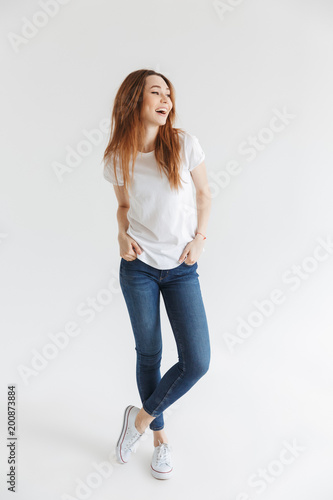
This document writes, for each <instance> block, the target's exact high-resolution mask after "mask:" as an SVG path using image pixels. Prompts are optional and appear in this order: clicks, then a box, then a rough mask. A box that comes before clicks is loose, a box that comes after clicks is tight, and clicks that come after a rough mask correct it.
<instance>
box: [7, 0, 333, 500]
mask: <svg viewBox="0 0 333 500" xmlns="http://www.w3.org/2000/svg"><path fill="white" fill-rule="evenodd" d="M41 3H42V2H41ZM64 3H65V2H64ZM221 4H222V2H220V8H217V7H216V6H214V4H213V2H212V1H203V0H195V1H194V0H191V1H190V0H177V1H176V0H168V1H167V2H162V1H156V0H155V1H153V0H151V1H148V0H141V1H139V2H138V1H134V0H127V1H126V2H120V1H119V2H115V1H109V2H107V1H102V0H95V1H90V2H89V1H88V0H82V1H78V0H70V1H69V2H67V4H66V5H61V6H60V7H59V11H58V12H57V13H56V15H54V16H53V17H47V19H46V24H45V25H44V26H43V27H40V28H38V29H37V33H35V34H34V36H31V37H30V38H29V39H26V42H27V43H23V42H22V41H21V42H20V43H19V44H18V46H17V49H16V50H15V48H14V45H13V43H11V41H10V36H12V37H13V34H15V35H20V36H21V34H22V30H23V26H24V25H25V24H26V23H27V20H28V21H30V22H31V21H32V20H33V19H34V20H36V18H38V13H40V12H41V11H42V12H43V9H42V8H41V4H40V3H38V2H37V1H33V0H29V1H27V0H25V1H23V0H20V1H16V2H6V3H4V2H3V4H2V6H1V16H0V19H1V21H0V23H1V33H2V44H1V61H2V78H1V84H2V91H1V97H0V99H1V131H0V132H1V139H2V147H1V184H0V195H1V207H0V208H1V212H0V270H1V282H0V286H1V297H0V303H1V315H0V321H1V344H2V347H1V405H0V407H1V421H0V434H1V436H2V438H3V439H2V440H1V449H0V462H1V463H0V465H1V497H2V498H12V496H11V494H10V493H9V492H7V485H6V479H5V476H6V474H7V472H8V470H9V466H8V464H7V454H8V453H7V448H6V437H7V411H6V401H7V384H11V383H14V384H16V387H17V388H16V391H17V404H18V409H17V415H16V417H17V425H18V427H17V435H18V440H17V448H16V452H17V455H16V457H17V483H16V486H17V488H16V489H17V493H16V498H17V499H19V500H21V499H22V500H23V499H24V500H42V499H43V500H44V499H46V498H47V499H48V500H53V499H65V498H92V499H93V500H99V499H103V500H104V499H107V498H117V499H118V500H128V499H130V498H136V499H137V500H143V499H152V498H160V499H168V500H169V499H170V498H174V499H177V500H178V499H183V498H184V497H185V498H209V499H210V500H257V499H263V500H266V499H267V500H281V498H283V499H284V500H300V499H302V500H313V499H314V498H318V499H320V500H331V499H332V494H333V485H332V479H331V473H332V465H333V464H332V458H333V449H332V444H333V428H332V424H331V422H332V417H333V406H332V354H333V342H332V319H333V312H332V311H333V309H332V299H333V288H332V280H333V253H332V248H331V249H330V253H329V252H328V251H327V250H326V251H325V250H324V249H322V250H320V253H317V252H316V248H317V247H318V245H319V242H320V241H328V240H329V239H330V238H333V227H332V209H333V202H332V181H333V174H332V159H333V147H332V132H333V130H332V110H333V108H332V104H333V99H332V88H333V71H332V48H333V30H332V21H333V7H332V3H331V2H330V1H329V0H279V1H274V0H247V1H243V2H242V1H236V0H225V2H224V6H225V12H224V14H223V8H222V7H221ZM57 5H58V4H57ZM36 16H37V17H36ZM38 21H39V22H40V23H42V22H43V19H42V18H41V17H39V18H38V19H37V23H38ZM10 34H12V35H10ZM141 68H148V69H155V70H157V71H160V72H162V73H164V74H165V75H166V76H167V77H168V78H170V79H171V81H172V83H173V84H174V86H175V88H176V103H175V105H176V109H177V113H178V121H177V123H176V126H179V127H182V128H184V129H185V130H187V131H188V132H190V133H192V134H194V135H196V136H197V137H198V139H199V141H200V144H201V146H202V148H203V149H204V151H205V153H206V166H207V172H208V176H209V181H210V186H211V190H212V194H213V204H212V212H211V218H210V221H209V228H208V238H207V241H206V246H205V252H204V253H203V254H202V255H201V257H200V259H199V262H198V264H199V268H198V272H199V275H200V278H199V279H200V283H201V288H202V294H203V298H204V303H205V307H206V313H207V317H208V322H209V327H210V335H211V347H212V360H211V366H210V370H209V371H208V373H207V374H206V375H205V376H204V377H203V378H202V379H201V380H200V381H199V382H198V383H197V384H196V385H195V386H194V387H193V388H192V389H191V391H189V392H188V393H187V394H186V395H184V396H183V398H181V399H179V400H178V401H177V402H176V403H175V404H174V405H172V406H171V407H170V409H169V413H167V412H166V414H165V415H166V416H165V421H166V425H165V429H166V431H167V434H168V438H169V442H170V444H171V446H172V448H173V460H174V468H175V475H174V477H173V478H172V479H170V481H158V480H156V479H154V478H153V477H152V476H151V474H150V470H149V466H150V460H151V456H152V452H153V445H152V433H151V432H150V433H147V438H146V440H145V441H144V442H142V443H141V444H140V446H139V447H138V451H137V453H136V454H134V455H133V457H132V459H131V461H130V462H129V463H128V464H126V465H120V464H117V463H116V462H115V461H114V455H113V450H114V446H115V444H116V442H117V439H118V436H119V433H120V430H121V424H122V417H123V411H124V408H125V407H126V406H127V405H128V404H134V405H137V406H140V399H139V394H138V391H137V387H136V382H135V350H134V339H133V334H132V330H131V326H130V321H129V317H128V313H127V309H126V306H125V302H124V299H123V297H122V294H121V292H120V288H119V281H118V270H119V263H120V257H119V248H118V242H117V230H118V228H117V221H116V209H117V204H116V198H115V195H114V192H113V187H112V185H111V184H110V183H108V182H107V181H105V179H104V178H103V175H102V156H103V152H104V149H105V147H106V144H107V139H108V135H107V133H103V139H102V140H101V141H100V143H99V144H95V145H93V144H91V147H90V152H89V154H86V155H85V156H81V158H80V159H79V161H78V164H77V166H76V167H72V168H70V169H69V171H68V172H66V173H65V174H64V175H63V176H62V178H61V180H60V179H59V177H57V175H56V174H55V170H54V166H55V164H56V162H58V163H60V164H63V165H66V154H67V152H68V148H73V149H74V150H76V149H77V148H79V144H80V143H81V141H83V140H85V139H86V137H85V133H84V131H92V130H93V129H98V128H99V126H100V123H101V121H103V120H107V119H109V118H110V114H111V109H112V102H113V99H114V96H115V93H116V91H117V89H118V87H119V85H120V84H121V82H122V81H123V79H124V78H125V77H126V76H127V74H129V73H130V72H132V71H134V70H137V69H141ZM274 110H278V111H279V112H281V113H283V110H285V112H286V113H287V114H289V115H292V118H290V119H289V121H288V123H285V124H284V126H283V127H282V130H281V131H280V132H273V133H272V132H269V130H268V129H267V127H269V126H270V123H272V122H271V120H272V118H273V117H274V116H275V114H274ZM278 123H279V124H280V125H281V124H282V123H283V122H281V121H279V122H278ZM251 137H252V138H253V137H256V138H257V139H258V144H259V147H260V150H256V154H255V155H253V158H252V159H251V160H250V161H249V154H244V149H242V147H243V146H242V144H243V143H246V142H248V141H249V140H251V139H250V138H251ZM81 144H82V143H81ZM229 162H236V164H237V165H238V170H237V172H238V174H237V175H231V176H229V178H228V180H227V181H226V182H225V183H222V180H221V179H226V177H225V176H226V172H227V171H228V168H229V167H228V165H230V163H229ZM320 239H321V240H320ZM319 257H320V258H319ZM297 266H299V267H298V269H299V270H298V271H297ZM296 272H300V273H302V274H301V276H302V277H301V278H299V280H298V287H297V288H294V287H293V283H295V284H296V280H294V281H291V277H292V276H295V273H296ZM274 289H279V290H280V296H281V297H283V302H282V303H280V304H273V303H272V302H271V304H272V305H271V307H272V309H271V314H270V315H269V316H261V319H260V316H258V308H257V307H256V306H255V304H254V303H255V301H259V302H263V301H265V300H266V301H267V300H271V299H270V296H271V294H272V292H273V290H274ZM103 290H104V291H103ZM105 290H106V291H105ZM94 298H95V299H96V300H97V306H98V311H95V313H94V316H91V317H90V318H91V321H90V322H88V321H87V320H88V316H82V315H80V313H79V310H83V309H78V308H80V307H81V308H85V309H87V308H88V307H90V308H91V306H88V305H87V304H88V301H89V300H92V299H94ZM102 300H103V301H104V304H101V301H102ZM256 311H257V312H256ZM161 312H162V329H163V343H164V353H163V361H162V370H163V372H164V371H166V370H167V369H168V368H169V367H170V366H171V365H172V364H174V363H175V362H177V352H176V347H175V342H174V339H173V335H172V331H171V328H170V325H169V323H168V320H167V316H166V312H165V309H164V304H163V301H161ZM255 312H256V314H254V313H255ZM251 314H252V316H251ZM240 318H242V320H243V321H246V322H251V321H255V320H256V319H257V320H258V318H259V320H258V321H259V324H258V326H253V327H252V330H248V334H247V335H246V337H245V338H242V337H241V336H240V335H239V332H237V327H238V325H239V322H240ZM69 322H76V324H77V325H78V328H79V330H78V331H77V335H76V336H75V337H74V336H72V337H70V339H69V341H68V345H67V346H66V347H65V348H64V349H60V348H59V349H58V351H54V353H55V354H54V358H53V359H48V360H46V362H45V365H44V367H40V369H39V370H37V371H35V374H34V375H29V376H28V377H26V378H25V381H24V377H23V376H22V375H21V373H22V372H20V367H21V369H22V366H23V365H24V366H25V367H26V368H30V369H31V368H32V360H33V357H34V353H36V351H38V352H39V353H42V352H43V349H45V348H46V347H45V346H46V345H47V344H50V343H52V341H51V340H50V334H57V333H59V332H64V329H65V327H66V324H68V323H69ZM227 333H229V334H231V335H233V336H234V339H235V338H238V340H239V341H240V342H241V343H237V344H235V345H234V348H233V349H230V348H229V347H228V345H229V344H228V342H227V341H226V338H227V337H226V334H227ZM243 337H244V336H243ZM53 345H54V344H53ZM33 350H35V351H33ZM286 443H287V444H288V443H289V445H290V446H292V444H293V443H294V444H295V443H296V445H297V447H299V449H300V450H301V451H298V452H295V454H294V455H292V454H291V453H290V452H288V453H287V452H286V453H285V452H284V451H283V450H284V449H285V448H286ZM283 457H286V458H287V459H288V462H289V463H288V464H286V463H283V462H281V459H283ZM105 461H109V466H110V469H109V472H110V473H109V476H108V477H106V478H103V479H102V476H96V469H95V468H94V465H93V464H94V463H97V464H100V463H102V462H105ZM285 461H286V460H284V462H285ZM260 469H266V471H267V476H266V478H267V479H264V480H262V483H261V484H262V491H261V492H260V490H259V486H258V485H257V486H256V487H255V486H253V485H251V484H250V483H249V478H250V477H251V476H253V478H254V480H255V478H256V479H257V480H258V475H259V473H260ZM94 474H95V475H94ZM94 478H95V480H96V481H97V483H96V484H98V486H97V487H92V488H91V490H90V492H89V491H88V492H87V493H86V496H84V495H83V493H82V491H81V493H82V494H81V496H80V494H79V492H78V490H77V491H76V488H77V485H78V484H79V481H81V483H80V484H82V482H83V483H87V481H88V483H89V481H90V483H91V484H94V483H92V482H91V481H93V480H94ZM98 478H100V484H99V483H98ZM94 486H95V485H94ZM66 495H67V496H66Z"/></svg>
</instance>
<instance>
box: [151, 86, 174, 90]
mask: <svg viewBox="0 0 333 500" xmlns="http://www.w3.org/2000/svg"><path fill="white" fill-rule="evenodd" d="M154 87H158V88H159V89H160V88H162V87H160V86H159V85H153V86H152V87H150V88H151V89H153V88H154ZM166 90H170V89H169V87H166Z"/></svg>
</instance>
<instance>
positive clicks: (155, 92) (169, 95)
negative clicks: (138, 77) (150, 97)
mask: <svg viewBox="0 0 333 500" xmlns="http://www.w3.org/2000/svg"><path fill="white" fill-rule="evenodd" d="M152 94H158V92H157V90H156V91H154V92H152ZM167 97H170V99H171V94H168V95H167Z"/></svg>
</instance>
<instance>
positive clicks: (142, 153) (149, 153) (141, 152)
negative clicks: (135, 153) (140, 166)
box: [139, 149, 155, 155]
mask: <svg viewBox="0 0 333 500" xmlns="http://www.w3.org/2000/svg"><path fill="white" fill-rule="evenodd" d="M139 153H140V154H141V155H151V154H153V153H155V149H153V151H148V153H144V152H143V151H139Z"/></svg>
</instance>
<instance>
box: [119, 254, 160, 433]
mask: <svg viewBox="0 0 333 500" xmlns="http://www.w3.org/2000/svg"><path fill="white" fill-rule="evenodd" d="M156 276H157V273H156ZM156 276H155V270H154V269H153V268H149V267H148V266H146V265H144V264H143V263H142V262H141V261H138V259H135V260H133V261H126V260H125V259H122V260H121V263H120V270H119V281H120V286H121V290H122V293H123V296H124V299H125V302H126V305H127V309H128V313H129V316H130V321H131V325H132V330H133V334H134V337H135V350H136V380H137V386H138V390H139V394H140V398H141V402H142V403H144V401H145V400H146V399H148V398H149V396H150V395H151V394H152V393H153V392H154V390H155V389H156V387H157V386H158V384H159V382H160V380H161V373H160V365H161V357H162V336H161V322H160V289H159V285H158V283H157V281H158V280H157V279H154V278H156ZM142 416H143V415H142V412H141V413H140V415H139V418H137V421H138V422H139V424H140V425H141V422H142ZM146 418H147V415H146ZM144 427H146V425H145V426H144ZM149 427H150V428H151V429H152V430H160V429H163V427H164V420H163V414H162V412H160V414H159V416H158V417H157V418H154V419H153V420H151V423H150V424H149ZM138 430H139V431H140V429H139V428H138Z"/></svg>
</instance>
